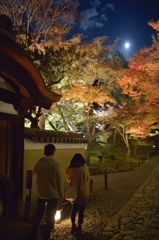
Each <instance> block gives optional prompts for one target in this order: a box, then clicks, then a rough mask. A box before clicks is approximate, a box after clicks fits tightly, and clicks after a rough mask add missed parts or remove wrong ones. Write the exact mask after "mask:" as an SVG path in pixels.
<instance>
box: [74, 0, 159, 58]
mask: <svg viewBox="0 0 159 240" xmlns="http://www.w3.org/2000/svg"><path fill="white" fill-rule="evenodd" d="M78 10H79V12H80V13H81V15H82V20H81V21H80V22H78V23H76V24H75V25H74V29H73V30H72V31H71V34H76V33H83V34H84V35H86V36H87V38H85V39H84V40H85V41H90V40H92V39H93V38H95V37H98V36H103V35H105V36H108V41H107V44H108V45H109V44H112V43H113V42H114V40H115V39H116V38H117V37H119V38H120V39H121V40H120V41H119V42H118V43H117V46H116V49H117V50H119V51H120V52H122V53H123V55H124V57H125V58H126V59H129V58H130V57H132V56H133V54H134V53H135V52H137V51H138V50H139V49H140V48H142V47H144V46H150V45H151V43H152V38H151V35H152V34H155V35H156V32H155V31H154V30H153V29H152V28H151V27H150V26H149V25H148V21H150V20H153V21H157V20H159V0H108V1H107V0H90V1H89V0H80V6H79V8H78ZM126 42H129V44H130V47H129V48H128V49H126V48H125V43H126Z"/></svg>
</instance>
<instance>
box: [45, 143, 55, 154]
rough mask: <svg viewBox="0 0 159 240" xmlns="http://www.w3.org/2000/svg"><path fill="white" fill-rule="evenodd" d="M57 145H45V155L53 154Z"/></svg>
mask: <svg viewBox="0 0 159 240" xmlns="http://www.w3.org/2000/svg"><path fill="white" fill-rule="evenodd" d="M55 150H56V149H55V146H54V145H53V144H51V143H50V144H47V145H45V147H44V155H46V156H50V155H52V154H53V153H54V152H55Z"/></svg>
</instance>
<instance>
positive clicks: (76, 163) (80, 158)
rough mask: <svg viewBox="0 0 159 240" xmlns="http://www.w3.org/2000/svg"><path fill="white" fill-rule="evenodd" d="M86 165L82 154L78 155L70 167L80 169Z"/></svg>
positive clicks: (74, 157)
mask: <svg viewBox="0 0 159 240" xmlns="http://www.w3.org/2000/svg"><path fill="white" fill-rule="evenodd" d="M84 163H86V161H85V159H84V157H83V156H82V155H81V154H80V153H76V154H75V155H74V156H73V158H72V159H71V162H70V167H75V168H76V167H80V166H82V165H83V164H84Z"/></svg>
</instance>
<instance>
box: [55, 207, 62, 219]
mask: <svg viewBox="0 0 159 240" xmlns="http://www.w3.org/2000/svg"><path fill="white" fill-rule="evenodd" d="M61 211H62V204H61V203H58V206H57V210H56V214H55V223H60V221H61Z"/></svg>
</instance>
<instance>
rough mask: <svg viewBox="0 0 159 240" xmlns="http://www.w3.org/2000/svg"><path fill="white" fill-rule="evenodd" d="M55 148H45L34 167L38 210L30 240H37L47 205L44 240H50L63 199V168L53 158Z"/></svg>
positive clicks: (51, 146) (47, 146) (51, 145)
mask: <svg viewBox="0 0 159 240" xmlns="http://www.w3.org/2000/svg"><path fill="white" fill-rule="evenodd" d="M54 153H55V146H54V145H53V144H48V145H46V146H45V148H44V155H45V156H46V157H42V158H41V159H40V160H39V161H38V162H37V163H36V164H35V167H34V173H37V193H38V201H37V209H36V213H35V216H34V219H33V224H32V230H31V233H30V235H29V239H30V240H35V239H36V236H37V232H38V228H39V225H40V221H41V219H42V217H43V214H44V211H45V204H46V203H47V217H46V225H45V227H44V231H43V235H42V240H49V239H50V231H51V230H52V229H53V228H54V216H55V214H56V209H57V204H58V200H59V198H63V196H64V194H63V187H62V176H61V167H60V164H59V163H58V162H56V160H55V159H54V158H53V156H54Z"/></svg>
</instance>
